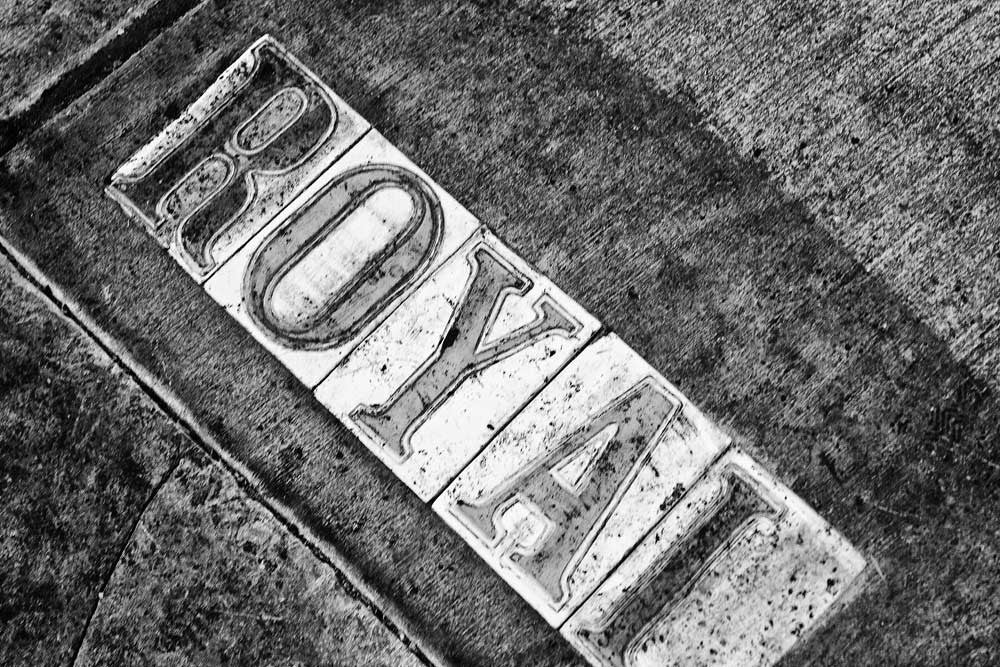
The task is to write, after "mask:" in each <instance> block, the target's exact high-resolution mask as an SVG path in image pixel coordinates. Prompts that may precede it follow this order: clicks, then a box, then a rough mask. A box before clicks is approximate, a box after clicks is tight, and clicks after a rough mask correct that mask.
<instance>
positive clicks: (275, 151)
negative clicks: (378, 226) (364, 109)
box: [107, 36, 369, 282]
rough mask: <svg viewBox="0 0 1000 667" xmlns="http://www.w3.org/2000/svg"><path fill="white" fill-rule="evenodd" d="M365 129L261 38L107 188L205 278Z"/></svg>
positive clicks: (363, 123)
mask: <svg viewBox="0 0 1000 667" xmlns="http://www.w3.org/2000/svg"><path fill="white" fill-rule="evenodd" d="M368 128H369V125H368V122H367V121H365V120H364V119H363V118H361V116H359V115H358V114H357V113H355V111H354V110H353V109H351V108H350V107H349V106H347V104H346V103H345V102H344V101H343V100H341V99H340V98H339V97H337V96H336V95H335V94H334V92H333V91H332V90H330V88H329V87H327V86H326V85H325V84H324V83H323V82H322V81H320V80H319V78H318V77H317V76H316V75H315V74H313V73H312V72H311V71H309V69H307V68H306V67H305V66H304V65H303V64H302V63H300V62H299V61H298V60H297V59H296V58H295V57H294V56H292V55H291V54H289V53H288V52H287V51H286V50H285V48H284V47H283V46H282V45H281V44H279V43H278V42H276V41H275V40H274V39H272V38H271V37H269V36H265V37H262V38H261V39H259V40H257V41H256V42H254V43H253V44H252V45H251V46H250V48H249V49H247V50H246V52H244V53H243V55H241V56H240V57H239V58H238V59H237V60H236V62H234V63H233V64H232V65H230V66H229V67H228V68H227V69H226V70H225V71H224V72H223V73H222V74H221V75H219V78H218V79H216V81H215V82H214V83H213V84H212V85H211V86H210V87H209V88H208V90H206V91H205V92H204V93H203V94H202V95H201V97H199V98H198V99H197V100H196V101H195V102H194V103H193V104H191V106H189V107H188V108H187V110H186V111H185V112H184V113H183V114H182V115H181V116H180V117H179V118H178V119H177V120H175V121H173V122H172V123H170V125H168V126H167V127H166V128H165V129H164V130H163V131H162V132H160V134H159V135H157V136H156V137H155V138H153V139H152V140H151V141H150V142H149V143H148V144H146V145H145V146H143V147H142V148H140V149H139V150H138V151H137V152H136V153H135V154H134V155H133V156H132V157H131V158H129V159H128V160H127V161H126V162H125V163H124V164H122V165H121V166H120V167H119V168H118V169H117V170H116V171H115V173H114V174H113V175H112V176H111V183H110V185H109V186H108V188H107V193H108V195H109V196H110V197H111V198H112V199H114V200H115V201H117V202H118V203H119V204H120V205H121V207H122V208H123V209H124V210H125V212H126V213H128V214H129V215H130V216H132V217H133V218H136V219H137V220H139V221H141V222H142V223H144V224H145V226H146V228H147V230H148V231H149V233H150V234H152V235H153V236H154V237H155V238H156V239H157V241H159V242H160V244H161V245H163V246H165V247H166V248H167V249H168V250H169V251H170V253H171V255H173V257H174V258H175V259H176V260H177V261H178V262H179V263H180V264H181V266H183V267H184V268H185V269H186V270H187V271H188V273H190V274H191V275H192V276H193V277H194V278H195V279H196V280H198V281H199V282H202V281H204V280H205V279H206V278H207V277H208V276H209V275H211V273H212V272H213V271H214V270H215V269H216V268H217V267H218V266H219V265H220V264H221V263H222V262H224V261H225V260H226V259H228V258H229V257H230V256H231V255H232V254H233V253H234V252H235V251H236V249H237V248H239V247H240V246H241V245H242V244H243V243H245V242H246V241H247V240H248V239H249V238H250V237H251V236H253V235H254V234H256V233H257V232H258V231H259V230H260V229H261V227H263V226H264V225H265V224H267V223H268V221H270V220H271V218H273V217H274V216H275V215H276V214H277V213H278V211H280V210H281V209H282V208H283V207H284V206H285V205H286V204H287V203H288V202H290V201H291V200H292V199H293V198H294V197H295V196H296V195H297V194H298V193H300V192H302V190H303V189H304V188H305V187H306V186H307V185H308V184H309V183H311V182H312V181H313V180H314V179H315V178H316V177H317V176H319V174H320V173H321V172H322V171H323V170H324V169H326V168H327V167H328V166H329V165H330V164H331V163H332V162H333V161H334V160H336V159H337V158H338V157H340V156H341V155H342V154H343V153H344V151H346V150H347V149H348V148H349V147H350V146H351V145H352V144H353V143H354V142H355V141H357V140H358V138H360V137H361V135H363V134H364V133H365V132H366V131H367V130H368Z"/></svg>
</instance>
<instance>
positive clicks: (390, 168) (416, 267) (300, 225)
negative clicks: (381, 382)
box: [205, 131, 479, 387]
mask: <svg viewBox="0 0 1000 667" xmlns="http://www.w3.org/2000/svg"><path fill="white" fill-rule="evenodd" d="M478 227H479V222H478V221H477V220H476V219H475V218H474V217H473V216H472V215H471V214H470V213H469V212H468V211H466V210H465V209H464V208H463V207H462V206H461V205H460V204H459V203H458V202H456V201H455V200H454V199H452V197H451V196H450V195H448V193H447V192H445V191H444V190H442V189H441V188H440V187H439V186H437V185H435V184H434V182H433V181H432V180H431V179H430V178H429V177H428V176H427V174H425V173H424V172H423V171H421V170H420V169H419V167H417V166H416V165H414V164H413V163H412V162H410V160H408V159H407V158H406V156H404V155H403V154H402V153H400V152H399V151H398V150H397V149H396V148H394V147H393V146H392V144H391V143H389V141H387V140H386V139H385V137H383V136H382V135H380V134H379V133H378V132H375V131H371V132H369V133H368V134H367V135H365V137H364V138H363V139H361V141H360V142H358V143H357V144H356V145H355V146H354V147H353V148H352V149H351V150H350V151H349V152H348V153H347V154H346V155H344V156H343V157H342V158H341V159H340V160H339V161H337V162H336V163H335V164H334V165H333V166H332V167H331V168H330V169H328V170H327V171H326V172H325V173H324V174H323V175H322V177H321V178H320V179H319V180H318V181H317V182H316V183H314V184H313V185H312V186H311V187H309V189H308V190H306V191H305V192H304V193H303V195H302V197H301V198H300V199H299V200H297V201H296V202H295V203H294V204H293V205H292V206H289V208H288V209H286V211H285V212H284V213H283V214H282V215H281V216H280V217H278V218H277V219H275V220H274V221H273V222H272V223H271V224H270V225H268V226H267V227H266V228H265V229H264V230H263V231H261V232H260V233H259V234H258V235H257V236H256V237H255V238H254V239H253V241H251V242H250V243H248V244H247V245H246V246H245V247H244V248H243V249H241V250H240V252H239V253H237V254H236V255H235V256H234V257H233V258H232V260H231V261H229V262H227V263H226V264H225V265H224V266H223V267H222V268H221V269H220V270H219V272H218V273H217V274H216V275H215V276H214V277H213V278H212V279H211V280H209V281H208V283H206V285H205V289H206V290H207V291H208V293H209V294H211V295H212V297H213V298H215V300H216V301H218V302H219V303H220V304H222V305H223V306H225V307H226V309H227V310H229V312H230V313H232V314H233V315H234V316H235V317H236V318H237V319H238V320H239V321H240V323H241V324H243V325H244V326H245V327H246V328H247V329H248V330H249V331H250V332H251V333H253V335H254V337H256V338H257V340H259V341H261V342H262V343H263V344H264V346H265V347H267V349H268V350H270V351H271V352H272V353H273V354H274V355H275V356H276V357H277V358H278V359H279V360H280V361H281V362H282V363H283V364H285V366H286V367H288V369H289V370H291V371H292V372H293V373H295V375H296V376H297V377H298V378H299V379H300V380H302V381H303V382H304V383H305V384H306V385H308V386H309V387H313V386H315V385H317V384H318V383H319V381H320V380H322V379H323V377H324V376H325V375H326V374H327V373H329V372H330V370H332V369H333V367H334V365H335V364H336V363H337V362H338V361H340V360H341V359H342V358H343V357H344V355H346V354H347V353H348V352H350V350H351V349H352V348H353V347H354V346H355V345H357V343H358V341H359V340H360V339H361V337H362V336H363V335H364V334H365V333H367V332H368V331H370V330H371V329H372V328H373V327H374V326H375V325H377V324H378V322H379V321H380V320H381V319H383V318H385V316H386V315H388V313H389V312H391V311H392V309H393V308H394V307H395V306H396V305H398V304H399V301H400V300H401V299H402V298H403V297H404V296H405V295H406V294H408V293H409V292H410V291H412V290H413V289H414V288H415V287H416V285H419V284H420V283H421V282H422V281H423V280H426V279H427V277H428V275H429V274H430V273H431V272H432V271H433V270H434V269H435V268H436V267H437V266H438V265H439V264H441V262H443V261H444V260H445V259H446V258H447V257H448V255H450V254H451V253H453V252H454V251H455V250H456V249H458V247H459V246H460V245H462V243H463V242H464V241H465V240H466V239H467V238H468V237H469V236H470V235H471V234H472V233H473V232H474V231H475V230H476V229H477V228H478ZM301 248H308V251H306V252H301V251H300V249H301Z"/></svg>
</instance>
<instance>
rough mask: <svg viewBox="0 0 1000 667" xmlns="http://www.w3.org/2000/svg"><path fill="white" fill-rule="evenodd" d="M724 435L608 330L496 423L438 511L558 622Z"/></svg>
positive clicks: (704, 463)
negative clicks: (502, 423) (504, 422)
mask: <svg viewBox="0 0 1000 667" xmlns="http://www.w3.org/2000/svg"><path fill="white" fill-rule="evenodd" d="M726 444H727V440H726V438H725V436H724V435H723V434H722V433H721V432H719V431H718V430H717V429H716V428H715V427H714V426H713V425H712V424H711V422H709V420H708V419H707V418H706V417H705V416H704V415H703V414H702V413H701V412H699V411H698V410H697V409H696V408H695V407H694V406H692V405H691V403H690V402H689V401H687V400H686V399H685V398H683V396H682V395H681V394H680V392H678V391H677V390H676V389H675V388H674V387H673V386H672V385H670V384H669V383H668V382H667V381H666V380H664V379H663V377H662V376H661V375H660V374H659V373H657V372H656V371H655V370H654V369H653V368H652V367H651V366H650V365H649V364H647V363H646V362H645V361H644V360H643V359H642V358H641V357H639V355H637V354H636V353H635V352H634V351H633V350H632V349H631V348H629V347H628V346H627V345H625V343H624V342H622V341H621V339H619V338H618V337H617V336H614V335H607V336H604V337H602V338H600V339H598V340H596V341H594V342H593V343H592V344H590V345H589V346H588V347H587V348H586V349H584V350H583V352H581V353H580V355H579V356H578V357H577V358H576V359H574V360H573V362H572V363H571V364H570V365H569V366H568V367H567V368H566V369H565V370H564V371H563V372H561V373H560V374H559V375H558V376H557V377H556V378H555V380H553V381H552V383H551V384H549V385H548V386H547V387H546V388H545V390H544V391H542V392H541V393H540V394H539V395H538V396H537V397H536V398H535V399H534V400H533V401H532V402H531V403H530V404H529V405H528V406H527V407H526V408H525V409H524V410H523V411H522V412H521V413H520V414H519V415H518V416H517V417H516V418H515V419H514V420H513V421H512V422H511V423H510V424H509V425H508V426H507V427H506V428H504V429H503V431H502V432H501V433H500V434H499V435H498V436H497V438H496V439H495V440H493V441H492V442H491V443H490V444H489V446H488V447H487V448H486V449H485V450H484V451H483V452H482V453H481V454H480V455H479V456H478V457H476V459H475V460H474V461H473V462H472V463H471V464H470V465H469V467H468V468H466V469H465V470H464V471H463V472H462V474H461V475H460V476H459V477H458V479H456V480H455V482H454V483H452V484H451V485H450V486H449V487H448V489H447V490H446V491H445V492H444V493H443V494H442V495H441V497H440V498H438V500H437V501H436V502H435V504H434V509H435V511H437V512H438V514H440V515H441V516H442V517H443V518H444V519H445V521H447V522H448V524H449V525H450V526H451V527H452V528H454V529H455V530H456V531H457V532H458V533H459V534H460V535H462V537H463V538H465V540H466V541H468V542H469V544H470V545H472V546H473V548H475V549H476V551H477V552H478V553H479V554H480V555H481V556H482V557H483V558H484V559H485V560H486V561H487V562H488V563H490V565H491V566H492V567H493V568H494V569H495V570H496V571H497V572H498V573H499V574H500V575H501V576H502V577H503V578H504V579H506V580H507V581H508V582H509V583H510V584H511V585H512V586H513V587H514V588H515V589H516V590H517V591H518V592H519V593H521V595H522V596H523V597H524V598H525V599H526V600H528V602H530V603H531V604H532V605H533V606H534V607H535V608H536V609H537V610H538V611H539V613H541V614H542V616H544V617H545V618H546V620H548V621H549V622H550V623H552V624H553V625H558V624H559V623H560V622H562V621H563V620H564V619H566V618H567V617H568V616H569V614H570V613H571V612H572V611H573V609H575V608H576V607H577V606H578V605H579V604H580V603H581V602H582V601H583V600H584V599H585V598H586V596H587V595H588V594H589V593H591V592H592V591H593V590H594V589H595V588H596V587H597V586H598V585H599V584H600V583H601V581H602V580H603V579H604V577H606V576H607V574H608V573H609V572H610V571H611V570H612V569H613V568H614V567H615V566H616V565H617V564H618V563H619V561H620V560H621V559H622V558H623V557H624V556H625V554H626V553H627V552H628V551H629V549H631V548H632V547H634V546H635V544H636V543H638V542H639V540H640V539H642V537H643V535H645V534H646V532H647V531H649V530H650V529H651V528H653V526H655V525H656V523H657V522H658V521H659V520H660V519H661V518H662V517H663V516H664V515H665V514H666V513H667V511H668V510H669V509H670V507H671V506H672V504H673V503H674V502H675V501H676V500H677V499H678V498H679V497H681V496H682V495H683V493H684V492H685V491H686V490H687V489H688V488H690V487H691V485H692V484H693V483H694V482H695V480H696V479H697V478H698V477H699V475H701V474H703V473H704V472H705V470H706V469H707V467H708V466H709V464H710V463H711V462H712V461H713V460H714V459H715V458H716V457H717V456H718V455H719V454H720V453H721V452H722V450H723V449H724V447H725V446H726Z"/></svg>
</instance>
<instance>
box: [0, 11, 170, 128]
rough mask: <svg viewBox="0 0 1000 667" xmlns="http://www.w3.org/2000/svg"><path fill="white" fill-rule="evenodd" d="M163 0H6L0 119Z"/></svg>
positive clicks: (0, 18)
mask: <svg viewBox="0 0 1000 667" xmlns="http://www.w3.org/2000/svg"><path fill="white" fill-rule="evenodd" d="M158 1H159V0H143V1H142V2H138V3H136V2H127V1H126V0H112V1H111V2H107V1H104V0H96V1H95V0H60V1H58V2H41V1H39V0H7V1H6V2H4V3H3V5H2V6H0V119H6V118H9V117H11V116H15V115H17V114H18V113H20V112H22V111H24V110H25V109H27V108H28V107H29V106H30V105H31V103H32V102H33V101H35V99H37V98H38V97H39V96H40V95H41V94H42V92H43V91H44V90H45V89H46V88H48V87H49V86H51V85H52V84H53V83H54V82H55V81H56V80H57V79H58V78H59V77H60V76H61V75H63V74H64V73H65V72H66V71H67V70H70V69H72V68H73V66H74V65H76V64H78V63H80V62H81V61H83V60H85V59H86V58H87V57H88V56H89V55H92V52H93V51H94V50H95V49H96V48H97V47H98V46H99V45H100V44H101V43H103V42H106V41H108V40H109V39H111V38H113V37H114V34H115V32H116V31H119V30H121V29H122V28H123V26H125V25H127V24H128V23H130V22H131V21H133V20H135V18H136V17H138V16H140V15H142V14H143V13H145V12H146V11H148V10H149V8H150V7H151V6H153V5H155V4H156V3H157V2H158Z"/></svg>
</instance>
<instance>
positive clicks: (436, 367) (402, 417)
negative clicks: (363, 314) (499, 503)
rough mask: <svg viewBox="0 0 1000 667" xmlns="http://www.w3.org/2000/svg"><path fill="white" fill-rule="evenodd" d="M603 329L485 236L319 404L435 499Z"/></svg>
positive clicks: (376, 337) (365, 348) (362, 352)
mask: <svg viewBox="0 0 1000 667" xmlns="http://www.w3.org/2000/svg"><path fill="white" fill-rule="evenodd" d="M597 326H598V324H597V321H596V320H595V319H594V318H592V317H591V316H590V315H589V314H587V313H586V312H585V311H584V310H583V309H582V308H580V307H579V306H578V305H577V304H576V303H575V302H574V301H572V300H571V299H570V298H569V297H567V296H566V295H565V294H564V293H563V292H562V291H561V290H559V289H558V288H557V287H556V286H555V285H553V284H552V283H551V282H550V281H549V280H548V279H546V278H545V277H544V276H541V275H539V274H538V273H536V272H535V271H534V270H532V269H531V268H530V267H529V266H527V265H526V264H525V263H524V262H523V261H522V260H521V259H520V258H518V257H517V256H516V255H514V254H513V253H512V252H511V251H510V250H509V249H508V248H506V247H505V246H504V245H503V244H502V243H500V242H499V240H497V239H496V237H494V236H493V235H492V234H490V233H489V232H484V233H482V234H481V235H477V236H476V237H474V238H473V239H471V240H470V241H469V242H468V243H467V244H466V245H465V246H463V247H462V249H461V250H459V251H458V252H457V253H456V254H455V255H453V256H452V257H451V258H450V259H449V260H448V261H447V262H445V264H443V265H442V266H441V268H440V269H439V270H438V271H437V272H436V273H435V274H434V275H432V276H431V277H430V278H429V279H428V280H427V282H426V283H424V284H423V285H421V286H420V287H419V288H418V289H417V290H416V291H415V292H414V293H413V295H412V296H410V297H409V298H408V299H407V300H406V301H405V302H404V303H403V304H402V305H401V306H400V307H399V308H398V309H397V310H396V311H395V312H394V313H393V314H392V315H391V316H390V317H389V318H388V319H387V320H386V321H385V323H384V324H383V325H382V326H380V327H379V328H378V329H376V330H375V331H374V332H373V333H372V334H371V335H370V336H369V337H368V338H366V339H365V340H364V342H362V344H361V345H360V346H358V348H357V349H356V350H355V351H354V352H353V353H352V354H351V355H350V356H349V357H348V358H347V359H346V360H345V361H344V362H343V363H342V364H340V365H339V366H338V367H337V368H335V369H334V370H333V372H332V373H330V375H329V376H328V377H327V379H326V380H324V381H323V383H322V384H321V385H320V386H319V387H317V388H316V397H317V398H318V399H319V400H320V401H321V402H322V403H323V404H324V405H326V406H327V407H329V408H330V410H331V411H332V412H333V413H334V414H335V415H337V416H338V417H340V419H341V420H343V421H344V423H345V424H347V425H348V426H349V428H351V430H352V431H354V432H355V433H356V434H357V435H358V437H359V438H360V439H361V440H362V442H364V443H365V444H366V445H368V447H369V448H370V449H371V450H372V451H373V452H375V454H376V455H378V456H379V458H381V459H382V460H383V461H385V462H386V464H387V465H388V466H389V467H390V468H391V469H392V471H393V472H395V473H396V474H397V475H399V477H400V478H401V479H402V480H403V481H405V482H406V483H407V484H408V485H409V486H410V487H411V488H412V489H413V490H414V491H416V492H417V494H418V495H419V496H420V497H421V498H423V499H428V498H431V497H432V496H433V495H434V494H436V493H437V492H438V491H440V490H441V489H442V488H444V485H445V484H447V483H448V481H449V480H450V479H451V478H453V477H454V476H455V475H456V474H458V472H459V471H460V470H461V469H462V467H463V466H464V465H465V464H466V463H468V462H469V461H470V460H471V459H472V457H473V456H475V455H476V453H477V452H478V451H479V450H480V449H481V448H482V447H483V446H484V445H485V444H486V442H487V441H488V440H489V439H490V438H491V437H493V435H494V434H495V433H497V432H498V431H500V430H502V429H503V427H504V424H505V423H506V422H507V421H508V420H509V419H510V418H511V417H512V416H513V415H514V413H515V412H516V411H517V410H518V409H519V408H520V407H521V406H523V405H524V404H525V403H526V402H527V401H528V400H529V398H530V397H531V396H532V395H533V394H534V393H536V392H537V391H539V390H540V389H541V388H542V387H543V386H544V385H545V383H546V382H547V381H548V380H549V379H550V378H552V377H553V376H554V375H555V374H556V372H557V371H558V370H559V368H560V367H561V366H562V365H563V364H565V363H566V362H567V361H569V358H570V356H571V355H572V354H573V353H574V352H575V351H576V350H578V349H579V348H580V347H581V346H582V345H583V344H584V343H585V342H586V341H587V340H588V339H589V338H590V336H591V335H592V334H593V333H594V332H595V331H596V329H597Z"/></svg>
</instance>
